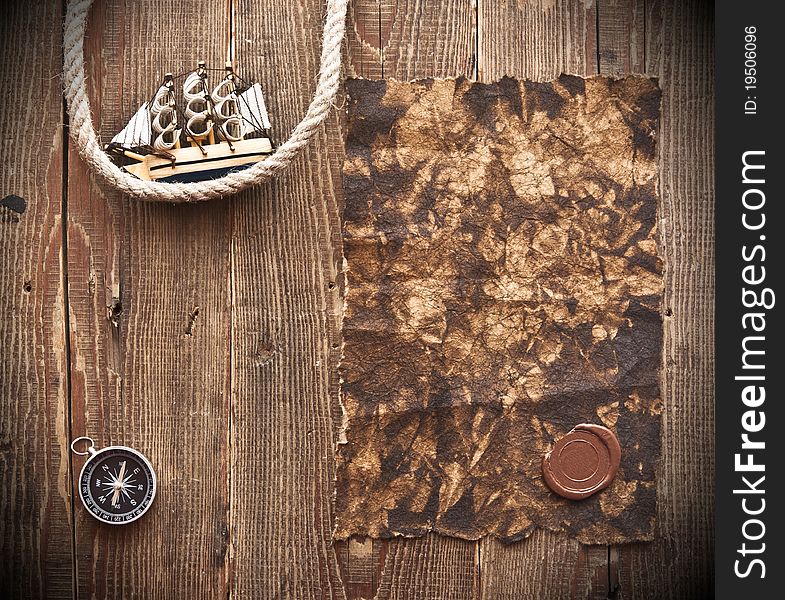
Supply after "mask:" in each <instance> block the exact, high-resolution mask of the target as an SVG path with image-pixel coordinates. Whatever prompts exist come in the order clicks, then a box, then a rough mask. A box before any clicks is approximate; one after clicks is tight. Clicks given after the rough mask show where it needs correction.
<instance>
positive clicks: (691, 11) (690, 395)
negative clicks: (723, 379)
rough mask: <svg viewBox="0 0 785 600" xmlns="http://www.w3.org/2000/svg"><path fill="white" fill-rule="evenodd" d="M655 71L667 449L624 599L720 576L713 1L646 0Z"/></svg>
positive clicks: (625, 563) (702, 584)
mask: <svg viewBox="0 0 785 600" xmlns="http://www.w3.org/2000/svg"><path fill="white" fill-rule="evenodd" d="M646 8H647V14H646V33H647V40H646V48H647V52H646V58H647V63H646V71H647V72H648V73H649V74H651V75H656V76H658V77H659V81H660V86H661V87H662V90H663V97H662V125H661V128H660V135H659V139H658V152H659V162H660V194H661V210H660V227H661V235H662V245H661V248H660V251H661V253H662V256H663V259H664V261H665V265H666V269H665V295H664V303H663V307H664V311H665V336H664V356H665V365H664V376H663V385H664V390H663V391H664V397H665V398H666V402H665V412H664V413H663V421H662V427H663V433H662V440H663V454H662V462H661V464H660V469H659V472H658V486H657V501H658V507H657V513H658V514H657V535H656V539H655V541H654V542H653V543H652V544H637V545H631V546H623V547H621V548H620V550H619V557H618V569H617V574H616V575H615V577H617V578H618V580H619V585H620V595H619V597H623V598H627V599H636V600H637V599H639V598H643V599H646V598H657V599H664V598H673V599H674V600H675V599H677V598H678V599H690V598H695V599H696V600H697V599H699V598H707V597H710V596H711V595H712V594H713V581H714V495H713V485H714V483H713V482H714V402H713V395H714V269H713V264H714V198H715V196H714V8H713V6H712V4H711V3H710V2H705V1H703V0H691V1H688V2H679V1H675V0H673V1H671V0H667V1H658V2H653V3H648V2H647V3H646Z"/></svg>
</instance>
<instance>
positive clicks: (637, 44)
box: [597, 0, 646, 77]
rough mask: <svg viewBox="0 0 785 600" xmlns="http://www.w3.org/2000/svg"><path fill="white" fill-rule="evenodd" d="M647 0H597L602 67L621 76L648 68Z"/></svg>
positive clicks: (616, 75)
mask: <svg viewBox="0 0 785 600" xmlns="http://www.w3.org/2000/svg"><path fill="white" fill-rule="evenodd" d="M644 4H645V2H644V0H600V1H599V2H598V4H597V34H598V38H597V46H598V48H599V51H598V53H597V54H598V55H599V71H600V73H602V74H603V75H610V76H612V77H619V76H622V75H626V74H629V73H643V71H644V68H645V55H646V51H645V48H646V46H645V39H644V32H645V19H644Z"/></svg>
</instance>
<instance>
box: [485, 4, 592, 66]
mask: <svg viewBox="0 0 785 600" xmlns="http://www.w3.org/2000/svg"><path fill="white" fill-rule="evenodd" d="M477 23H478V27H477V37H478V48H479V59H478V60H479V69H478V75H477V78H478V80H479V81H495V80H497V79H499V78H501V77H502V76H504V75H509V76H511V77H520V78H525V79H532V80H535V81H550V80H551V79H555V78H556V77H558V76H559V75H561V74H562V73H567V74H570V75H591V74H594V73H597V5H596V3H595V2H594V1H593V0H588V1H587V2H580V1H562V0H506V1H500V2H478V12H477Z"/></svg>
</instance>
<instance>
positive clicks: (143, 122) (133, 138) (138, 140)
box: [112, 102, 150, 148]
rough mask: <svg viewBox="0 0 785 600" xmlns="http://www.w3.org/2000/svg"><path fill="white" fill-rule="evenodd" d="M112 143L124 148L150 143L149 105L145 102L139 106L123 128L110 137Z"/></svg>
mask: <svg viewBox="0 0 785 600" xmlns="http://www.w3.org/2000/svg"><path fill="white" fill-rule="evenodd" d="M112 143H113V144H119V145H120V146H123V147H124V148H135V147H138V146H147V145H149V144H150V106H149V104H148V103H147V102H145V103H144V104H142V106H140V107H139V110H137V111H136V114H135V115H134V116H133V117H131V119H130V120H129V121H128V124H127V125H126V126H125V127H124V128H123V130H122V131H121V132H120V133H118V134H117V135H116V136H114V137H113V138H112Z"/></svg>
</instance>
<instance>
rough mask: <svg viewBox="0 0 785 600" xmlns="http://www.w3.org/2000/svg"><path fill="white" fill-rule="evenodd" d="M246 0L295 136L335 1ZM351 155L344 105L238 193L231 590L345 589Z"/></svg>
mask: <svg viewBox="0 0 785 600" xmlns="http://www.w3.org/2000/svg"><path fill="white" fill-rule="evenodd" d="M236 6H237V24H236V28H237V38H236V39H237V56H238V60H239V61H240V64H241V66H242V67H243V68H244V69H245V70H248V71H250V72H252V73H254V74H255V76H256V77H257V78H258V80H259V81H260V83H261V84H262V86H263V87H264V89H265V90H267V94H268V106H269V107H270V111H271V118H272V122H273V132H274V137H275V138H276V140H277V141H279V142H280V141H283V140H284V139H285V138H286V137H287V136H288V135H289V132H291V130H292V129H293V128H294V126H295V125H296V124H297V122H298V121H299V120H300V119H301V118H302V116H303V115H304V114H305V111H306V108H307V106H308V103H309V102H310V100H311V97H312V95H313V92H314V89H315V85H316V78H317V73H318V70H319V53H320V45H321V31H322V22H323V21H322V19H323V11H324V4H323V2H320V1H318V0H307V1H304V2H301V3H299V4H295V3H292V2H289V1H288V0H275V1H272V2H268V3H266V4H265V7H264V9H263V10H261V9H260V6H259V4H258V3H257V2H254V1H251V0H238V1H237V3H236ZM340 103H341V100H340V99H339V100H338V101H337V104H339V105H340ZM342 163H343V137H342V135H341V130H340V127H339V115H338V112H337V111H336V112H335V113H333V114H332V115H331V116H330V117H329V119H328V121H327V123H326V124H325V125H323V126H322V128H321V131H320V132H319V133H318V134H317V135H316V136H315V138H314V139H313V140H312V141H311V143H310V145H309V146H308V148H307V149H306V150H305V152H304V153H303V155H302V156H301V157H300V158H299V159H298V160H296V161H295V162H294V163H293V164H292V166H291V167H290V169H289V171H287V173H286V174H285V175H283V176H282V177H281V178H280V179H278V180H277V181H275V182H274V183H272V184H270V185H267V186H260V187H258V188H255V189H253V190H250V191H249V192H248V193H245V194H241V195H240V196H238V197H237V198H235V199H234V200H233V202H232V209H233V215H232V218H233V221H234V236H233V242H232V284H231V285H232V306H233V310H232V318H233V327H232V426H231V444H230V447H231V464H232V470H231V477H230V491H231V497H232V525H231V531H232V534H231V535H232V542H233V561H232V564H231V573H232V576H231V585H230V592H231V594H232V597H237V598H342V597H344V594H343V590H342V587H341V581H340V577H339V574H338V564H337V561H336V557H335V551H334V549H333V547H332V538H331V532H332V517H331V510H332V490H333V478H334V460H335V459H334V450H335V442H336V435H337V430H338V425H339V422H340V408H339V406H338V401H337V390H338V388H337V364H338V357H339V353H340V333H339V331H340V329H339V319H340V306H339V303H338V293H339V290H338V282H339V279H338V276H339V272H340V269H341V251H340V224H339V203H340V201H341V200H340V198H341V189H340V181H341V166H342Z"/></svg>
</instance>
